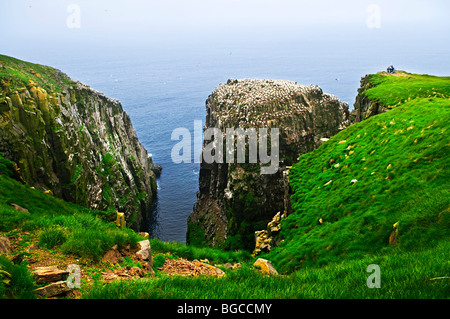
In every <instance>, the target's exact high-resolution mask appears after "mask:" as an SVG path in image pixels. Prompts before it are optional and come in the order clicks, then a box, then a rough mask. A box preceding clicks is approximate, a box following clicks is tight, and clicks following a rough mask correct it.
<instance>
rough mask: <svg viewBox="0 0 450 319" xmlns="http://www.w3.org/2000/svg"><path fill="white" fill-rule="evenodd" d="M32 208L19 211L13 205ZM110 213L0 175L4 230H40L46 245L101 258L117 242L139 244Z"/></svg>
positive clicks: (1, 226) (1, 228)
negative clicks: (116, 224) (76, 203)
mask: <svg viewBox="0 0 450 319" xmlns="http://www.w3.org/2000/svg"><path fill="white" fill-rule="evenodd" d="M10 203H15V204H18V205H20V206H22V207H24V208H26V209H28V210H29V213H23V212H17V211H16V210H15V209H14V208H12V207H11V206H10V205H9V204H10ZM110 217H111V215H110V213H107V212H100V211H93V210H89V209H87V208H84V207H81V206H78V205H75V204H72V203H68V202H65V201H63V200H60V199H57V198H54V197H52V196H51V195H48V194H44V193H43V192H40V191H38V190H34V189H31V188H30V187H28V186H26V185H22V184H21V183H19V182H18V181H15V180H13V179H11V178H8V177H7V176H6V175H0V231H2V232H9V231H11V230H13V229H15V228H21V229H22V230H24V231H38V232H39V245H40V246H42V248H47V249H51V248H54V247H56V248H57V249H60V250H61V251H62V252H64V253H71V254H75V255H78V256H80V257H84V258H89V259H93V260H99V259H101V257H102V256H103V255H104V254H105V253H106V251H108V250H109V249H110V248H111V247H112V246H113V245H116V244H117V245H118V246H119V247H125V246H127V245H130V246H131V247H136V244H137V242H138V241H140V240H142V237H140V236H139V235H138V234H136V233H135V232H134V231H133V230H131V229H120V228H117V227H116V226H115V224H114V223H112V222H109V220H110Z"/></svg>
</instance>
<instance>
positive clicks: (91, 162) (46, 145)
mask: <svg viewBox="0 0 450 319" xmlns="http://www.w3.org/2000/svg"><path fill="white" fill-rule="evenodd" d="M0 60H1V61H2V64H3V68H2V69H0V80H1V82H0V152H1V153H2V154H3V156H4V157H5V158H7V159H9V160H12V161H14V162H16V163H17V165H18V169H19V170H20V175H21V176H22V178H23V180H24V181H25V182H26V183H27V184H29V185H30V186H33V187H35V188H36V189H40V190H42V191H51V193H52V194H54V196H57V197H59V198H62V199H64V200H66V201H70V202H74V203H77V204H80V205H83V206H85V207H89V208H91V209H95V210H108V209H114V210H119V211H122V212H125V216H126V219H127V222H128V224H129V225H130V227H132V228H134V229H138V228H139V225H140V223H141V221H142V219H143V218H144V217H145V214H146V213H147V212H149V211H150V207H151V203H152V199H153V198H154V196H155V194H156V177H155V173H154V172H153V170H155V171H159V170H158V167H157V166H156V165H154V164H153V162H152V159H151V157H150V156H149V154H148V153H147V151H146V149H145V148H144V147H143V146H142V145H141V143H140V142H139V140H138V138H137V135H136V132H135V130H134V128H133V126H132V123H131V120H130V118H129V116H128V115H127V114H126V113H125V112H124V110H123V108H122V105H121V104H120V102H119V101H118V100H115V99H111V98H109V97H107V96H105V95H104V94H102V93H100V92H98V91H96V90H93V89H91V88H90V87H89V86H87V85H84V84H82V83H80V82H76V81H74V80H72V79H70V78H69V77H67V76H66V75H65V74H63V73H61V72H60V71H59V70H56V69H53V68H50V67H46V66H42V65H37V64H32V63H28V62H24V61H20V60H16V59H13V58H9V57H5V56H0Z"/></svg>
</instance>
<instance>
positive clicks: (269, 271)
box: [253, 258, 278, 276]
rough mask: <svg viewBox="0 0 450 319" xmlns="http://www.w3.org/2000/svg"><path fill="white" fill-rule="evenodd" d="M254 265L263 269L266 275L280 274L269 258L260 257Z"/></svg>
mask: <svg viewBox="0 0 450 319" xmlns="http://www.w3.org/2000/svg"><path fill="white" fill-rule="evenodd" d="M253 266H254V267H257V268H259V269H261V271H262V272H263V273H264V274H266V275H269V276H273V275H278V271H277V270H276V269H275V267H274V266H273V265H272V263H271V262H270V261H269V260H267V259H262V258H258V260H256V261H255V263H254V264H253Z"/></svg>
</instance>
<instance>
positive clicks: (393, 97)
mask: <svg viewBox="0 0 450 319" xmlns="http://www.w3.org/2000/svg"><path fill="white" fill-rule="evenodd" d="M368 77H369V83H370V84H371V85H373V87H372V88H370V89H369V90H367V91H365V92H364V93H363V94H365V95H366V96H367V97H368V98H370V99H371V100H376V101H378V102H379V103H381V104H382V105H384V106H387V107H395V106H397V105H401V104H403V103H405V102H408V101H410V100H411V99H415V98H443V99H448V98H450V77H440V76H433V75H427V74H412V73H407V72H405V71H396V72H395V73H392V74H390V73H387V72H379V73H376V74H371V75H369V76H368Z"/></svg>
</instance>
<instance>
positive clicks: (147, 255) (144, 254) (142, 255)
mask: <svg viewBox="0 0 450 319" xmlns="http://www.w3.org/2000/svg"><path fill="white" fill-rule="evenodd" d="M138 244H139V246H140V248H141V249H140V250H139V251H138V252H137V253H136V257H137V258H139V259H141V260H150V259H151V257H152V250H151V247H150V241H149V240H148V239H146V240H142V241H140V242H139V243H138Z"/></svg>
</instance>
